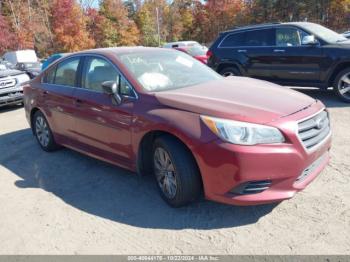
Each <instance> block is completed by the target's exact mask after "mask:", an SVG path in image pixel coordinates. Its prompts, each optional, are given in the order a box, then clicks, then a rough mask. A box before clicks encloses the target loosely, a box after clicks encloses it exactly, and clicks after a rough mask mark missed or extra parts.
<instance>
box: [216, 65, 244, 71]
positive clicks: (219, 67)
mask: <svg viewBox="0 0 350 262" xmlns="http://www.w3.org/2000/svg"><path fill="white" fill-rule="evenodd" d="M226 67H234V68H236V69H237V70H238V72H240V73H242V72H241V70H240V69H239V67H238V66H237V65H235V64H231V63H222V64H220V65H219V66H218V68H217V72H219V73H220V71H221V70H223V69H224V68H226Z"/></svg>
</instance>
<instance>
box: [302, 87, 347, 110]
mask: <svg viewBox="0 0 350 262" xmlns="http://www.w3.org/2000/svg"><path fill="white" fill-rule="evenodd" d="M295 90H297V91H299V92H302V93H304V94H306V95H308V96H311V97H313V98H315V99H318V100H320V101H322V102H323V103H324V104H325V105H326V107H350V103H345V102H342V101H341V100H340V99H339V98H338V97H337V95H336V94H335V93H334V92H333V90H331V89H328V90H321V89H318V88H296V89H295Z"/></svg>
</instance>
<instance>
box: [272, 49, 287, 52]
mask: <svg viewBox="0 0 350 262" xmlns="http://www.w3.org/2000/svg"><path fill="white" fill-rule="evenodd" d="M273 51H274V52H275V53H284V52H286V50H284V49H274V50H273Z"/></svg>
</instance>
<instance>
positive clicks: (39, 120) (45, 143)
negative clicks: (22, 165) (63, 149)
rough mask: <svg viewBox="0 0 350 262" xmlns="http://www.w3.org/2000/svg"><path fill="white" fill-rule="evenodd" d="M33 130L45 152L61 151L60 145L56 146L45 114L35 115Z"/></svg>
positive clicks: (37, 113)
mask: <svg viewBox="0 0 350 262" xmlns="http://www.w3.org/2000/svg"><path fill="white" fill-rule="evenodd" d="M32 128H33V133H34V135H35V137H36V139H37V141H38V143H39V145H40V147H41V148H42V149H43V150H44V151H47V152H51V151H55V150H57V149H59V145H58V144H56V142H55V139H54V137H53V135H52V132H51V129H50V127H49V123H48V122H47V120H46V118H45V116H44V114H43V113H41V112H40V111H37V112H36V113H35V114H34V117H33V125H32Z"/></svg>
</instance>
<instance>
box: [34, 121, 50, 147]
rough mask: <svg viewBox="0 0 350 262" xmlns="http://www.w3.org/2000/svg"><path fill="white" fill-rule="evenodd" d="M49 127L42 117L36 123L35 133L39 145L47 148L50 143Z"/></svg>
mask: <svg viewBox="0 0 350 262" xmlns="http://www.w3.org/2000/svg"><path fill="white" fill-rule="evenodd" d="M49 132H50V131H49V127H48V125H47V123H46V120H45V119H44V118H43V117H42V116H38V117H37V118H36V121H35V133H36V137H37V138H38V141H39V143H40V144H41V145H42V146H43V147H47V146H48V145H49V142H50V133H49Z"/></svg>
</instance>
